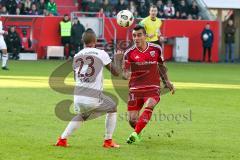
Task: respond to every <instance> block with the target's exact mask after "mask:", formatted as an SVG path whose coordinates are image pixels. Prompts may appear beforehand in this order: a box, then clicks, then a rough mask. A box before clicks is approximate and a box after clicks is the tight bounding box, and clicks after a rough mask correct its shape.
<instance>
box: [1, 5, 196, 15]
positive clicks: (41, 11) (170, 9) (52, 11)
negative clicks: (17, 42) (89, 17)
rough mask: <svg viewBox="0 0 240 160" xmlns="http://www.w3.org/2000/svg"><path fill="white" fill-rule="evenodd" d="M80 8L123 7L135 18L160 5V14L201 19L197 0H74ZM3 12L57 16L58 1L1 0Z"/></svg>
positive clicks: (111, 12)
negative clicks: (189, 0) (190, 0)
mask: <svg viewBox="0 0 240 160" xmlns="http://www.w3.org/2000/svg"><path fill="white" fill-rule="evenodd" d="M75 2H76V3H78V5H79V11H84V12H101V13H104V14H105V15H106V16H107V17H114V16H116V14H117V13H118V12H119V11H120V10H124V9H128V10H130V11H131V12H132V13H133V14H134V16H135V18H141V17H142V18H143V17H146V16H148V10H149V6H150V5H151V4H154V5H156V6H157V7H158V17H159V18H167V19H169V18H170V19H201V16H199V9H198V6H197V3H196V1H195V0H192V2H191V4H189V3H187V1H186V0H75ZM0 5H1V6H0V15H45V16H49V15H53V16H54V15H58V12H57V5H56V3H55V0H0Z"/></svg>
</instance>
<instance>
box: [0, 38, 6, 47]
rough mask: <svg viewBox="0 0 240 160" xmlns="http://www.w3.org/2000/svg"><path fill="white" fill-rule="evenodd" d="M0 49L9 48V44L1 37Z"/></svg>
mask: <svg viewBox="0 0 240 160" xmlns="http://www.w3.org/2000/svg"><path fill="white" fill-rule="evenodd" d="M0 49H7V45H6V43H5V41H4V40H3V39H0Z"/></svg>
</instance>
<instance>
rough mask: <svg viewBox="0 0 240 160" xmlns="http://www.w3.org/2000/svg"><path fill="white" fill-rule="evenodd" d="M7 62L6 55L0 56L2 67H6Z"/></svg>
mask: <svg viewBox="0 0 240 160" xmlns="http://www.w3.org/2000/svg"><path fill="white" fill-rule="evenodd" d="M7 61H8V55H7V54H3V55H2V67H7Z"/></svg>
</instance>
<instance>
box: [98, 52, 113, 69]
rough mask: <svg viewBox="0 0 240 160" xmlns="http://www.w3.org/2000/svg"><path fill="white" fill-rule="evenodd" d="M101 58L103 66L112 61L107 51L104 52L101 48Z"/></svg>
mask: <svg viewBox="0 0 240 160" xmlns="http://www.w3.org/2000/svg"><path fill="white" fill-rule="evenodd" d="M101 60H102V62H103V65H104V66H106V65H108V64H109V63H111V62H112V60H111V58H110V57H109V55H108V53H107V52H105V51H104V50H102V54H101Z"/></svg>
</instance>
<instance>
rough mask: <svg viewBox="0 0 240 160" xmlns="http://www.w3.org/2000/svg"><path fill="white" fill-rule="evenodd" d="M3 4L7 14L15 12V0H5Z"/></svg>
mask: <svg viewBox="0 0 240 160" xmlns="http://www.w3.org/2000/svg"><path fill="white" fill-rule="evenodd" d="M5 6H6V10H7V12H8V13H9V14H16V8H17V2H16V1H15V0H8V1H5Z"/></svg>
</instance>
